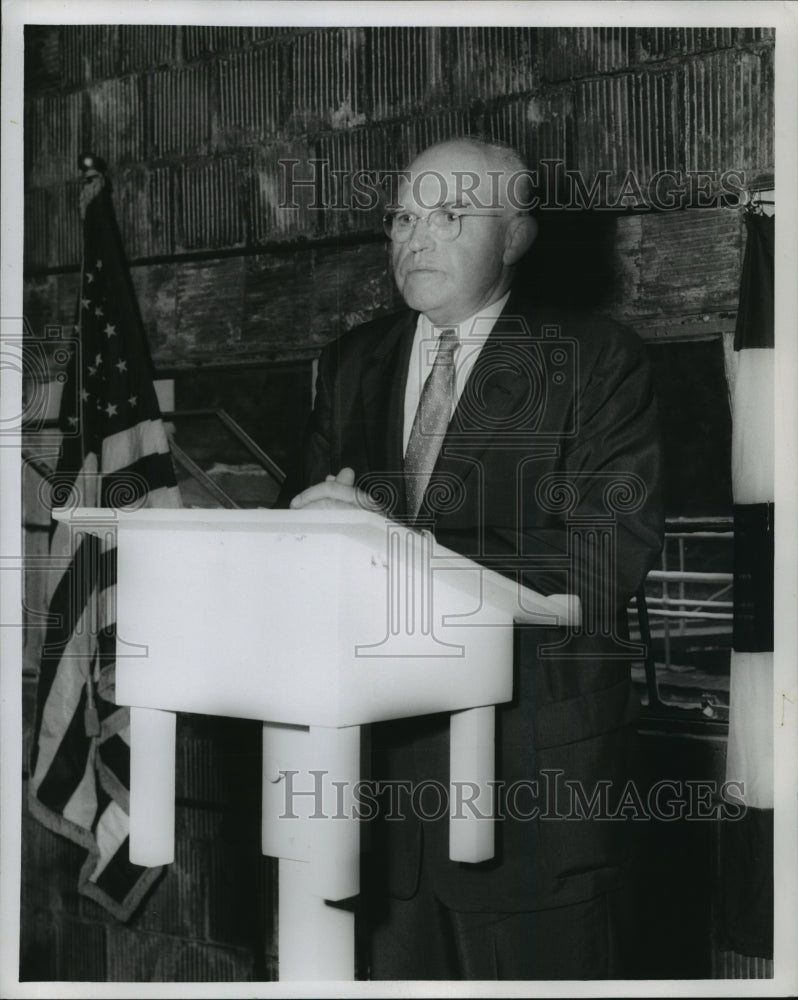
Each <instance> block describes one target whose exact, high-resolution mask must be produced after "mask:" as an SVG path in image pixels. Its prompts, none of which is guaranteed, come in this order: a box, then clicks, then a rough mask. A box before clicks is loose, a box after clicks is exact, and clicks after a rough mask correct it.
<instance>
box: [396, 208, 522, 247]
mask: <svg viewBox="0 0 798 1000" xmlns="http://www.w3.org/2000/svg"><path fill="white" fill-rule="evenodd" d="M502 214H503V213H502V212H455V211H453V210H452V209H450V208H436V209H435V210H434V211H432V212H430V214H429V215H428V216H426V217H425V218H424V219H423V220H422V218H421V216H420V215H413V213H412V212H388V213H387V215H384V216H383V219H382V227H383V229H384V230H385V234H386V236H390V238H391V239H392V240H393V241H394V243H406V242H407V240H409V239H410V236H411V234H412V233H413V230H414V229H415V228H416V224H417V223H418V222H420V221H424V222H426V224H427V226H428V227H429V230H430V232H432V234H433V235H434V236H435V237H436V238H437V239H439V240H443V241H444V242H446V243H451V241H452V240H456V239H457V237H458V236H459V235H460V231H461V229H462V223H461V221H460V220H461V219H462V218H464V217H465V216H472V217H474V218H485V217H487V216H490V217H491V218H499V217H500V216H501V215H502Z"/></svg>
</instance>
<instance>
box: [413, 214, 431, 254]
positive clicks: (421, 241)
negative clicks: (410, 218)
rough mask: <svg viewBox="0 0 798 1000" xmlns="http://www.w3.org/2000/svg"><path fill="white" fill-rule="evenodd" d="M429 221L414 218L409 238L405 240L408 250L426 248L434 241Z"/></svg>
mask: <svg viewBox="0 0 798 1000" xmlns="http://www.w3.org/2000/svg"><path fill="white" fill-rule="evenodd" d="M434 242H435V241H434V239H433V237H432V232H431V230H430V227H429V222H428V221H427V220H426V219H422V218H418V219H416V224H415V225H414V226H413V231H412V233H411V234H410V239H409V240H408V241H407V246H408V249H409V250H426V249H428V248H429V247H431V246H432V245H433V243H434Z"/></svg>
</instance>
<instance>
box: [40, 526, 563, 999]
mask: <svg viewBox="0 0 798 1000" xmlns="http://www.w3.org/2000/svg"><path fill="white" fill-rule="evenodd" d="M54 516H56V517H58V518H59V519H61V520H66V521H69V522H70V524H71V526H72V530H73V532H83V531H89V532H92V533H94V534H98V535H100V536H106V537H108V538H111V537H112V536H115V538H116V544H117V549H118V556H117V588H116V589H117V612H116V620H117V663H116V700H117V703H118V704H120V705H129V706H130V707H131V713H130V715H131V774H130V857H131V860H132V861H134V862H135V863H137V864H141V865H160V864H168V863H169V862H171V861H172V860H173V859H174V789H175V777H174V761H175V713H176V712H198V713H201V714H206V715H215V716H233V717H238V718H249V719H258V720H261V721H263V723H264V726H263V782H262V784H263V804H262V809H263V811H262V850H263V853H264V854H268V855H271V856H273V857H276V858H279V859H280V860H279V914H278V918H279V939H278V946H279V962H280V979H281V980H320V979H352V978H354V917H353V914H352V913H351V912H350V911H349V910H348V909H345V908H339V907H334V906H329V905H327V903H326V901H327V900H329V901H339V900H343V899H347V898H349V897H352V896H355V895H357V893H358V892H359V888H360V887H359V853H360V844H359V825H358V809H357V807H358V782H359V781H360V777H361V775H360V726H362V725H364V724H368V723H371V722H377V721H381V720H386V719H394V718H401V717H406V716H414V715H423V714H427V713H431V712H441V711H448V712H451V713H453V714H452V719H451V729H450V760H451V774H450V806H452V805H454V804H455V802H456V801H457V803H458V806H459V808H457V809H450V820H449V830H450V856H451V857H452V858H453V859H454V860H457V861H471V862H478V861H484V860H486V859H487V858H490V857H492V855H493V823H492V822H491V821H486V820H485V819H484V818H482V817H483V816H484V815H485V814H486V813H487V814H490V808H491V789H490V787H489V782H490V781H491V780H492V778H493V774H494V712H495V709H494V706H495V705H497V704H499V703H501V702H505V701H508V700H509V699H510V698H511V696H512V624H513V620H514V619H515V620H520V621H528V622H535V623H539V624H546V625H551V624H560V625H561V624H568V623H573V622H576V620H577V619H578V613H579V608H578V602H577V601H576V600H575V599H574V598H569V597H567V596H565V595H562V596H559V595H556V596H553V597H547V598H543V597H541V596H540V595H538V594H535V593H534V592H533V591H530V590H528V589H526V588H523V587H519V586H518V585H516V584H514V583H513V582H511V581H510V580H508V579H506V578H505V577H502V576H500V575H499V574H497V573H494V572H492V571H490V570H486V569H484V568H482V567H480V566H478V565H477V564H476V563H474V562H472V561H470V560H468V559H466V558H464V557H462V556H459V555H457V554H456V553H453V552H451V551H449V550H447V549H444V548H442V547H441V546H439V545H437V543H435V542H434V540H433V539H432V537H431V535H430V534H429V533H419V532H415V531H412V530H410V529H408V528H405V527H403V526H401V525H399V524H396V523H395V522H392V521H389V520H387V519H385V518H383V517H380V516H378V515H376V514H373V513H369V512H367V511H359V510H351V511H350V510H345V509H341V510H331V511H285V510H235V511H232V510H182V509H178V510H149V509H147V510H138V511H133V510H130V511H124V510H121V511H120V510H109V509H104V508H98V509H94V508H77V509H62V510H60V511H56V512H54ZM466 800H467V801H466ZM470 803H473V808H472V806H471V805H470Z"/></svg>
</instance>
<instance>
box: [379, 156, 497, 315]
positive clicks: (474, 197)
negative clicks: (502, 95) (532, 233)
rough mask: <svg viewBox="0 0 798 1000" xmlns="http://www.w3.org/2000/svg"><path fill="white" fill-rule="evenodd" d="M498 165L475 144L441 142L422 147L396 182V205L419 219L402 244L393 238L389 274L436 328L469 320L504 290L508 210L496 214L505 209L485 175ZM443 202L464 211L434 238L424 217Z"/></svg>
mask: <svg viewBox="0 0 798 1000" xmlns="http://www.w3.org/2000/svg"><path fill="white" fill-rule="evenodd" d="M496 169H497V167H496V165H495V164H491V163H489V161H488V160H487V158H486V156H485V154H483V153H482V152H481V151H480V150H478V149H475V148H474V147H472V146H469V145H467V144H464V143H457V142H453V143H447V144H446V145H442V146H436V147H433V148H432V149H430V150H427V151H426V152H424V153H422V154H421V155H420V156H419V157H418V158H417V159H416V160H415V161H414V162H413V163H412V164H411V166H410V176H409V179H408V180H406V181H403V182H402V184H401V186H400V189H399V204H398V207H399V209H400V210H401V211H405V212H411V213H412V214H413V215H417V216H419V221H418V222H417V223H416V225H415V228H414V229H413V232H412V234H411V235H410V238H409V239H408V240H407V241H406V242H404V243H398V242H395V241H394V242H393V245H392V251H391V257H392V263H393V272H394V278H395V280H396V284H397V287H398V288H399V291H400V292H401V293H402V296H403V298H404V300H405V302H407V304H408V305H409V306H410V307H411V309H417V310H419V312H422V313H424V314H425V315H426V316H428V317H429V319H430V320H431V321H432V322H433V323H434V324H435V325H436V326H441V325H445V324H447V323H459V322H461V321H462V320H464V319H467V318H468V317H469V316H472V315H473V314H474V313H476V312H478V311H479V310H480V309H481V308H483V307H484V306H487V305H489V304H490V303H491V302H494V301H495V300H496V299H498V298H501V296H502V295H503V294H504V293H505V292H506V291H507V289H508V288H509V284H510V274H511V272H510V269H509V268H507V267H506V266H505V263H504V260H503V255H504V250H505V236H506V232H507V224H508V219H509V216H507V215H505V214H502V215H501V216H499V217H497V216H496V213H503V211H504V210H503V208H502V206H501V205H500V204H497V203H496V196H495V195H492V188H491V180H493V186H494V188H495V186H496V179H495V178H491V177H489V176H488V173H487V172H488V170H494V171H495V170H496ZM474 175H476V176H477V178H478V179H477V180H475V179H474ZM469 189H471V191H472V193H469ZM441 206H445V207H446V208H453V209H455V210H457V209H462V210H463V211H465V212H467V213H469V215H468V216H466V217H464V218H463V219H462V220H461V223H460V225H461V230H460V235H459V236H458V237H457V239H455V240H453V241H452V242H446V241H444V240H441V239H440V238H439V237H437V236H436V234H435V232H434V231H433V230H431V229H430V228H429V226H428V225H427V223H426V221H425V220H426V218H427V217H428V216H429V214H430V212H431V211H432V210H433V209H434V208H437V207H441ZM481 206H485V207H481ZM470 213H479V216H478V217H476V216H472V215H471V214H470Z"/></svg>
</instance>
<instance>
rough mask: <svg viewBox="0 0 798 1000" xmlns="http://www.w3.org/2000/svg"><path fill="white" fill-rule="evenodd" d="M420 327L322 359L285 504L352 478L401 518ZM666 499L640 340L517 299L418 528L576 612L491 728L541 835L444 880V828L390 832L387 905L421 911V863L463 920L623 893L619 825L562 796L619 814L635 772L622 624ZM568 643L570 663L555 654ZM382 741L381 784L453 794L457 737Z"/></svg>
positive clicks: (381, 330) (379, 847)
mask: <svg viewBox="0 0 798 1000" xmlns="http://www.w3.org/2000/svg"><path fill="white" fill-rule="evenodd" d="M416 319H417V314H415V313H411V312H405V313H402V314H400V315H394V316H390V317H386V318H382V319H378V320H375V321H373V322H371V323H367V324H365V325H364V326H361V327H358V328H356V329H354V330H352V331H350V332H349V333H347V334H345V335H344V336H343V337H341V338H340V339H339V340H337V341H335V342H334V343H332V344H330V345H329V346H328V347H327V348H326V349H325V350H324V352H323V353H322V356H321V359H320V362H319V374H318V381H317V395H316V401H315V407H314V410H313V413H312V415H311V417H310V420H309V423H308V427H307V430H306V434H305V438H304V443H303V446H302V449H301V453H300V455H299V456H298V459H297V464H296V467H295V468H294V469H293V470H292V472H291V473H290V474H289V477H288V479H287V481H286V484H285V487H284V489H283V493H282V498H281V499H282V502H284V503H287V502H288V500H289V499H290V498H291V497H292V496H293V495H295V494H296V493H297V492H299V491H300V490H301V489H303V488H305V487H306V486H308V485H311V484H312V483H315V482H319V481H321V480H322V479H324V477H325V476H326V475H327V474H328V473H337V472H338V470H339V469H340V468H342V467H344V466H351V467H352V468H353V469H354V470H355V472H356V474H357V476H358V480H359V482H361V484H362V485H365V486H367V487H368V488H370V489H371V490H372V491H373V492H375V493H377V494H378V495H379V496H380V497H381V499H383V500H385V501H387V504H388V506H389V508H390V510H391V512H392V514H393V516H394V517H396V518H397V519H400V520H401V519H402V518H403V517H404V515H405V507H404V494H403V482H402V427H403V414H404V390H405V383H406V379H407V369H408V359H409V355H410V347H411V344H412V340H413V335H414V331H415V326H416ZM660 479H661V456H660V447H659V441H658V432H657V417H656V406H655V401H654V397H653V393H652V387H651V381H650V375H649V370H648V365H647V361H646V357H645V353H644V349H643V345H642V343H641V342H640V340H639V339H638V338H637V336H636V335H635V334H634V333H632V332H631V331H629V330H626V329H624V328H622V327H619V326H618V325H616V324H614V323H612V322H610V321H608V320H606V319H597V318H586V317H579V316H575V315H568V314H566V313H563V312H562V311H561V310H554V311H552V310H545V309H539V308H536V307H534V306H532V305H531V304H530V303H528V302H526V301H525V300H524V299H523V298H522V297H521V296H520V295H518V294H516V293H513V294H512V295H511V296H510V299H509V300H508V302H507V305H506V307H505V309H504V311H503V313H502V316H501V317H500V318H499V320H498V321H497V323H496V325H495V326H494V328H493V330H492V332H491V334H490V336H489V338H488V340H487V342H486V343H485V346H484V348H483V350H482V352H481V354H480V355H479V358H478V360H477V362H476V364H475V366H474V369H473V370H472V372H471V375H470V377H469V379H468V382H467V384H466V386H465V387H464V390H463V394H462V396H461V399H460V401H459V403H458V406H457V408H456V410H455V414H454V416H453V418H452V422H451V425H450V429H449V432H448V434H447V436H446V438H445V440H444V442H443V445H442V448H441V454H440V457H439V459H438V463H437V465H436V469H435V472H434V473H433V477H432V479H431V481H430V485H429V487H428V489H427V493H426V497H425V501H424V504H423V505H422V509H421V512H420V514H419V521H418V524H419V526H422V527H430V528H431V529H432V530H434V533H435V536H436V538H437V539H438V540H439V542H440V543H441V544H443V545H445V546H447V547H448V548H450V549H453V550H455V551H457V552H459V553H462V554H463V555H466V556H468V557H470V558H472V559H475V560H477V561H478V562H481V563H484V564H485V565H488V566H491V567H492V568H494V569H497V570H498V571H499V572H502V573H505V574H506V575H508V576H511V577H513V578H517V577H518V576H519V575H520V578H521V580H522V582H523V583H524V584H526V585H527V586H529V587H532V588H533V589H534V590H537V591H538V592H540V593H543V594H552V593H576V594H578V595H579V596H580V598H581V600H582V602H583V627H582V628H580V629H575V630H568V631H565V630H557V629H541V628H533V627H527V626H523V627H522V626H517V627H516V658H515V659H516V663H515V670H516V673H515V688H514V697H513V700H512V702H510V703H509V704H508V705H506V706H501V707H500V708H499V710H498V712H497V717H498V729H497V757H498V760H497V777H498V778H499V779H500V780H501V781H503V782H504V783H505V784H506V785H507V786H512V785H513V784H514V783H517V782H530V781H532V782H537V787H538V790H539V792H540V793H541V794H540V795H539V798H538V800H537V805H538V807H539V809H540V812H541V813H542V814H543V815H539V816H537V817H536V818H530V819H521V818H518V817H516V818H507V819H505V820H503V821H500V822H499V823H498V825H497V854H496V857H495V859H494V860H492V861H490V862H486V863H483V864H479V865H467V864H457V863H453V862H451V861H449V859H448V849H447V847H448V845H447V823H446V821H445V819H444V820H442V821H440V822H426V821H423V822H422V821H418V820H417V819H416V818H414V817H413V816H412V815H407V816H406V818H405V819H404V820H402V821H399V822H392V823H388V822H386V823H382V824H380V823H378V824H377V825H376V829H375V830H374V831H373V833H374V837H373V840H374V854H375V857H376V858H378V863H377V865H376V871H377V876H378V877H382V878H384V880H385V882H386V886H385V888H386V891H388V892H390V893H392V894H393V895H397V896H400V897H408V896H410V895H412V893H413V892H414V891H415V887H416V885H417V879H418V875H419V870H420V858H421V856H422V851H421V849H420V848H421V846H422V844H423V856H424V858H425V864H426V865H427V866H428V870H429V871H430V873H431V874H432V877H433V882H434V885H435V890H436V892H437V893H438V895H439V896H440V898H441V899H442V900H443V901H444V902H445V903H446V904H448V905H449V906H451V907H452V908H455V909H463V910H469V909H470V910H482V909H484V910H500V911H504V910H506V911H511V910H531V909H539V908H544V907H548V906H557V905H564V904H567V903H571V902H576V901H579V900H582V899H587V898H590V897H591V896H592V895H595V894H596V893H597V892H600V891H602V890H603V889H604V888H608V887H611V886H613V885H615V884H617V882H618V879H619V878H620V877H621V875H622V872H623V869H624V865H625V863H626V860H627V847H628V843H627V836H626V832H625V824H623V823H622V822H620V821H618V820H612V819H609V818H607V816H606V815H604V816H603V818H602V816H601V815H594V816H593V818H591V819H579V818H570V819H566V818H562V817H563V816H567V815H568V814H569V813H570V814H572V816H573V815H574V809H575V808H576V812H577V813H578V812H579V809H578V807H576V806H575V805H574V802H575V799H574V795H575V792H574V790H573V787H572V786H567V785H564V784H562V782H566V781H571V782H580V783H581V784H580V790H581V792H582V794H583V795H584V796H586V800H587V801H589V799H590V796H591V795H592V794H593V793H594V792H595V790H596V789H597V788H599V790H600V791H601V788H602V786H601V784H600V783H601V782H605V783H607V785H606V786H604V787H605V788H609V791H608V792H607V794H608V796H609V803H610V804H609V807H608V808H607V809H603V808H601V807H599V813H605V814H606V813H611V812H612V808H613V807H612V802H613V801H614V800H615V799H617V797H618V796H619V795H621V794H622V792H623V788H624V784H625V781H626V778H627V775H628V773H629V771H630V759H629V758H630V752H631V742H630V740H631V727H630V722H631V720H632V718H633V716H634V710H635V704H636V703H635V699H634V696H633V692H632V688H631V683H630V680H629V654H630V651H629V649H628V648H627V647H626V646H625V645H624V637H625V636H626V635H627V631H626V622H625V608H626V605H627V603H628V601H629V599H630V598H631V596H632V595H633V594H634V592H635V590H636V589H637V588H638V587H639V585H640V583H641V582H642V580H643V579H644V577H645V574H646V572H647V571H648V569H649V568H650V566H651V564H652V561H653V560H654V558H655V557H656V555H657V553H658V551H659V549H660V547H661V540H662V534H661V533H662V511H661V504H660ZM566 640H567V642H566ZM557 643H559V644H560V645H559V646H558V648H557V649H556V650H554V652H557V653H559V655H558V656H554V657H552V656H550V655H547V653H546V652H545V651H543V649H542V646H543V645H545V644H548V645H549V646H551V645H553V644H557ZM563 643H565V644H563ZM551 652H552V650H549V653H551ZM373 738H374V761H375V765H374V766H375V776H376V777H379V778H382V779H386V780H387V779H391V778H393V779H409V780H411V781H414V782H419V781H423V780H428V779H436V780H439V781H441V782H443V783H444V785H445V784H446V783H447V782H448V719H447V718H445V717H441V716H432V717H427V718H425V719H413V720H399V721H397V722H395V723H388V724H382V725H380V726H376V727H374V733H373ZM597 783H598V784H597ZM555 784H557V787H558V793H559V796H560V799H559V801H558V802H557V803H556V804H555V803H554V801H553V797H552V794H551V791H552V789H553V787H554V785H555ZM516 787H521V786H519V785H516ZM546 788H548V790H549V794H543V791H544V790H545V789H546ZM563 793H564V794H563ZM602 794H603V793H602ZM583 801H585V800H584V799H583ZM515 804H516V805H517V806H518V810H523V811H524V812H529V811H531V808H532V806H533V805H534V804H535V803H532V802H531V800H530V798H529V797H528V796H527V797H524V794H522V795H521V796H520V797H518V798H517V801H516V803H515ZM508 811H509V810H508ZM585 811H587V812H589V811H590V809H589V807H588V808H587V810H585V809H583V810H582V812H583V813H584V812H585ZM408 812H409V810H408ZM558 817H559V818H558Z"/></svg>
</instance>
